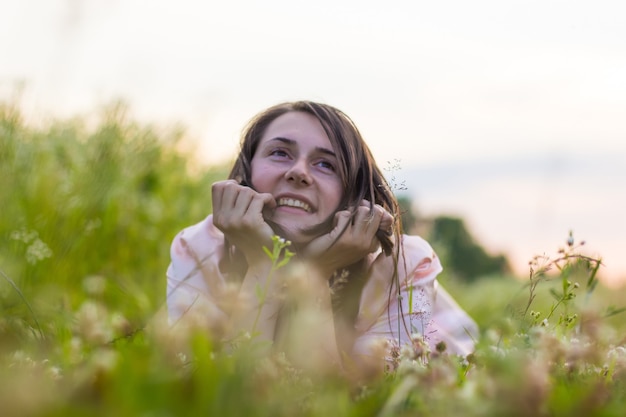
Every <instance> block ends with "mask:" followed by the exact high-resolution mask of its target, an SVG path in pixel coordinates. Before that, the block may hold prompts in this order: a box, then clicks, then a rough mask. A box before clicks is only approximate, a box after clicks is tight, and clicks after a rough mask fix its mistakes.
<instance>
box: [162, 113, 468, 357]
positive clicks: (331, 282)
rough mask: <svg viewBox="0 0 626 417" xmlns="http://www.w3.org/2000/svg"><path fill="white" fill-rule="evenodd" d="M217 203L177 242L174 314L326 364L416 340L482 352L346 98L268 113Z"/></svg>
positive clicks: (255, 123) (219, 187) (216, 192)
mask: <svg viewBox="0 0 626 417" xmlns="http://www.w3.org/2000/svg"><path fill="white" fill-rule="evenodd" d="M212 203H213V214H212V215H209V216H208V217H207V218H206V219H204V220H203V221H202V222H200V223H198V224H196V225H194V226H191V227H188V228H186V229H185V230H183V231H182V232H180V233H179V234H178V235H177V236H176V238H175V239H174V242H173V244H172V248H171V257H172V260H171V264H170V266H169V268H168V271H167V277H168V286H167V297H168V298H167V300H168V310H169V315H170V320H171V321H173V322H175V321H178V320H180V319H185V318H188V317H195V318H198V317H200V318H201V319H202V320H203V321H204V322H206V323H207V324H208V325H209V327H210V330H211V331H212V332H213V333H214V334H215V335H216V337H221V338H223V337H227V336H228V335H229V334H230V335H231V336H232V335H234V334H236V333H237V332H242V331H243V332H251V333H253V336H254V337H258V338H259V339H260V340H267V341H270V342H271V344H273V345H274V346H275V347H276V348H277V349H280V350H288V351H290V353H291V357H292V358H295V360H296V361H299V362H303V363H309V364H313V365H312V366H315V367H317V366H319V364H320V363H327V364H333V366H335V364H339V365H341V366H343V367H345V366H346V364H347V363H348V362H350V363H351V364H356V366H357V367H358V366H361V365H362V364H364V363H366V362H367V361H368V359H372V358H373V360H374V362H377V361H378V362H380V363H382V360H381V358H380V354H381V352H383V351H386V352H387V355H388V354H389V349H382V350H381V347H383V348H384V347H394V346H395V347H396V348H397V347H400V346H402V345H404V344H407V343H408V344H412V345H415V341H416V338H419V340H420V342H422V343H423V344H424V345H427V346H429V347H430V348H431V349H435V348H437V349H438V350H439V351H441V350H442V349H443V348H444V346H445V351H446V352H450V353H454V354H460V355H467V354H468V353H470V352H471V351H472V349H473V337H474V336H475V335H476V333H477V330H476V325H475V323H474V322H473V321H472V320H471V318H469V316H468V315H467V314H466V313H465V312H464V311H463V310H462V309H461V308H460V307H459V306H458V305H457V304H456V303H455V302H454V301H453V300H452V299H451V297H450V296H449V295H448V294H447V293H446V292H445V291H444V290H443V289H442V288H441V287H438V286H437V282H436V276H437V275H438V274H439V273H440V272H441V270H442V267H441V264H440V262H439V259H438V258H437V256H436V255H435V253H434V252H433V250H432V248H431V247H430V245H429V244H428V243H427V242H426V241H424V240H423V239H422V238H420V237H418V236H409V235H405V234H403V232H402V228H401V224H400V212H399V207H398V203H397V201H396V198H395V197H394V195H393V193H392V190H390V188H389V186H388V184H387V182H386V180H385V178H384V177H383V174H382V173H381V170H380V169H379V168H378V166H377V165H376V163H375V161H374V159H373V157H372V155H371V153H370V151H369V149H368V147H367V145H366V144H365V142H364V140H363V138H362V137H361V135H360V133H359V131H358V129H357V128H356V126H355V125H354V123H353V122H352V121H351V119H350V118H349V117H348V116H346V115H345V114H344V113H343V112H341V111H340V110H338V109H336V108H334V107H332V106H329V105H325V104H320V103H315V102H309V101H299V102H292V103H283V104H279V105H276V106H273V107H271V108H269V109H267V110H265V111H263V112H261V113H260V114H259V115H257V116H256V117H255V118H253V119H252V120H251V121H250V123H249V124H248V126H247V127H246V129H245V130H244V134H243V137H242V143H241V151H240V153H239V156H238V158H237V160H236V162H235V164H234V166H233V168H232V171H231V172H230V175H229V179H228V180H225V181H220V182H217V183H215V184H213V187H212ZM274 235H278V236H280V237H281V238H282V239H284V240H286V241H288V242H289V246H288V248H287V249H288V250H290V251H292V252H293V253H295V256H294V258H293V259H290V260H289V262H288V263H287V267H285V268H279V269H276V268H275V267H276V261H277V259H272V258H271V257H270V256H268V254H267V253H266V252H265V250H264V249H263V247H266V248H269V249H270V250H271V249H272V247H273V246H274V245H275V244H276V241H273V240H272V237H273V236H274ZM283 253H284V252H283ZM283 256H284V255H283ZM294 294H297V295H298V296H297V297H296V296H294ZM233 295H234V296H233ZM298 330H300V331H298ZM229 332H230V333H229ZM294 334H298V337H297V338H296V337H294V336H293V335H294ZM286 341H287V342H286ZM441 342H443V343H441ZM370 363H371V361H370Z"/></svg>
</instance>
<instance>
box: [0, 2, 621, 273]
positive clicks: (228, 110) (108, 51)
mask: <svg viewBox="0 0 626 417" xmlns="http://www.w3.org/2000/svg"><path fill="white" fill-rule="evenodd" d="M624 74H626V2H623V1H620V0H611V1H609V0H594V1H582V0H579V1H576V0H569V1H565V0H564V1H556V0H540V1H532V0H527V1H510V0H476V1H472V2H469V1H466V0H441V1H429V2H426V1H417V0H406V1H405V0H403V1H399V0H390V1H387V2H384V3H383V2H380V1H376V2H374V1H370V0H345V1H338V0H317V1H315V2H311V1H307V2H299V1H294V0H291V1H286V0H284V1H283V0H264V1H252V0H248V1H226V0H224V1H219V2H218V1H211V0H202V1H200V0H198V1H192V0H177V1H171V0H82V1H81V0H20V1H19V2H17V1H10V0H0V98H4V97H8V96H10V95H11V94H12V93H13V92H14V91H15V85H16V83H18V82H23V83H24V85H25V87H24V90H23V93H22V103H23V105H24V107H25V110H26V111H27V113H28V114H30V115H31V116H32V117H35V118H37V117H43V116H44V115H60V116H69V115H76V114H85V113H93V112H94V111H95V110H96V109H97V108H98V107H99V106H101V105H103V104H106V103H109V102H111V100H114V99H124V100H126V101H127V102H128V103H129V104H130V106H131V112H132V113H133V114H134V115H135V116H136V117H138V118H140V119H141V120H146V121H157V122H159V123H163V124H168V123H175V122H176V123H178V122H180V123H183V124H184V125H186V126H187V127H188V130H189V133H190V135H191V136H192V137H195V138H197V140H198V141H201V144H202V155H203V158H204V159H205V160H206V161H208V162H211V163H214V162H219V161H229V160H231V159H232V157H233V155H234V153H235V151H236V149H237V142H238V135H239V132H240V130H241V128H242V127H243V125H244V124H245V122H246V121H247V120H248V119H249V118H250V117H251V116H252V115H254V114H255V113H256V112H257V111H259V110H261V109H263V108H264V107H266V106H269V105H272V104H275V103H277V102H280V101H284V100H293V99H302V98H306V99H314V100H319V101H324V102H327V103H330V104H333V105H335V106H337V107H339V108H341V109H343V110H344V111H345V112H346V113H348V114H349V115H350V116H351V117H352V118H353V119H354V120H355V122H356V123H357V125H358V126H359V128H360V129H361V131H362V132H363V134H364V136H365V137H366V139H367V140H368V143H369V144H370V146H371V148H372V150H373V152H374V154H375V156H376V157H377V159H378V161H379V163H380V164H381V165H386V164H388V163H389V162H393V163H395V162H394V161H396V160H399V163H398V165H399V166H400V171H399V172H400V175H402V173H405V175H408V173H410V172H414V171H412V170H414V169H419V170H421V171H419V174H420V175H421V177H420V179H419V181H418V180H417V179H415V178H410V179H409V180H410V181H408V183H411V184H415V185H414V187H416V189H414V190H409V191H410V192H412V194H413V195H415V196H418V197H419V200H418V204H419V205H420V208H421V209H422V210H423V211H426V212H428V211H435V210H443V209H445V210H447V211H449V212H457V213H461V214H463V215H465V216H467V218H468V222H469V223H470V224H471V225H472V226H473V227H475V228H476V232H477V233H478V234H479V235H480V237H481V238H482V239H484V240H485V241H486V242H487V243H488V244H489V245H491V246H492V247H494V248H500V247H503V248H505V249H506V250H507V251H509V252H510V253H512V254H514V256H516V257H517V258H516V259H518V262H519V259H521V258H523V257H525V256H526V254H528V253H529V251H531V250H532V249H531V248H535V249H534V250H536V251H542V250H546V251H550V250H551V249H552V248H553V247H554V246H556V245H558V244H559V243H560V242H555V243H551V242H553V240H554V237H553V235H552V234H548V230H552V229H553V228H554V227H555V226H559V228H560V227H562V228H564V229H568V228H574V229H580V228H582V229H585V230H586V231H587V232H588V234H590V235H591V236H581V238H583V237H584V238H586V239H587V240H588V241H590V242H593V241H594V240H595V241H596V242H598V244H597V247H598V250H599V251H601V252H602V253H603V254H605V257H606V258H607V264H610V265H611V270H610V271H609V273H610V274H612V275H626V260H625V259H626V257H624V256H623V255H621V253H622V248H623V247H624V245H623V244H622V243H621V242H622V240H623V236H624V235H626V223H625V221H624V219H623V216H622V213H624V212H626V202H625V199H626V189H625V188H626V185H625V184H624V180H625V178H626V175H624V168H623V165H626V164H623V163H620V160H621V161H626V140H625V139H626V123H625V121H624V120H625V115H626V76H625V75H624ZM608 157H610V158H609V159H610V160H611V161H612V162H611V163H612V164H613V165H614V166H613V168H611V167H606V166H604V169H603V170H600V171H601V172H598V170H597V169H591V168H590V167H591V166H592V165H593V166H596V167H598V166H600V167H603V164H602V162H601V161H603V160H608V159H607V158H608ZM498 161H499V162H498ZM503 161H504V162H503ZM507 161H508V162H507ZM520 161H522V163H521V165H520ZM555 161H556V162H555ZM559 161H560V162H559ZM581 161H582V162H581ZM598 161H600V162H598ZM509 162H510V163H509ZM587 162H589V163H587ZM592 162H593V163H592ZM559 163H560V165H559ZM581 163H582V167H581V169H569V168H568V169H564V168H563V166H566V167H570V168H571V167H572V166H574V167H575V164H581ZM516 164H517V165H516ZM518 165H519V166H521V167H522V168H523V169H521V170H516V171H515V173H514V174H513V173H512V171H511V170H510V168H511V166H518ZM442 167H445V169H443V168H442ZM481 167H482V168H483V169H482V171H481ZM485 167H492V168H491V169H487V172H488V175H484V174H481V172H484V171H485ZM559 167H560V168H559ZM524 169H525V170H524ZM612 169H613V170H612ZM537 170H539V172H541V173H542V174H541V175H539V176H537V175H534V174H533V172H534V173H535V174H536V173H537ZM446 173H447V174H448V175H447V176H446ZM424 176H425V177H426V178H425V179H424V178H423V177H424ZM429 176H436V177H430V178H429ZM460 178H465V180H466V181H465V182H464V181H459V179H460ZM472 178H474V180H472ZM590 182H591V183H590ZM461 183H462V184H465V186H464V188H463V189H460V188H459V184H461ZM434 184H436V186H434ZM599 184H600V185H599ZM585 187H590V188H585ZM487 190H489V191H488V192H487ZM503 190H506V193H504V194H503ZM502 195H506V196H509V197H507V198H509V199H510V204H509V205H508V206H506V207H507V209H506V213H504V211H505V210H498V208H501V207H503V205H502V203H501V202H499V197H501V196H502ZM585 196H593V198H589V197H585ZM529 199H530V200H531V201H528V200H529ZM478 200H480V201H478ZM573 200H575V201H577V204H579V205H582V206H585V207H587V208H589V207H592V208H589V209H588V210H587V209H585V210H584V211H582V212H581V210H573V209H571V206H572V205H571V204H568V203H567V201H573ZM509 206H510V207H509ZM498 212H501V214H502V215H501V216H500V218H498V217H497V216H498ZM546 213H548V215H547V216H544V214H546ZM505 214H506V215H505ZM529 219H532V220H529ZM550 219H552V220H553V221H551V220H550ZM563 219H567V222H566V223H567V225H565V224H564V225H561V224H560V223H559V221H563ZM593 219H595V220H593ZM511 223H513V224H511ZM583 224H584V225H585V226H582V225H583ZM552 233H558V232H552ZM566 234H567V230H563V231H562V235H566ZM522 236H524V237H523V239H522V238H521V237H522ZM548 244H549V246H548V247H546V245H548ZM609 260H611V261H612V262H609Z"/></svg>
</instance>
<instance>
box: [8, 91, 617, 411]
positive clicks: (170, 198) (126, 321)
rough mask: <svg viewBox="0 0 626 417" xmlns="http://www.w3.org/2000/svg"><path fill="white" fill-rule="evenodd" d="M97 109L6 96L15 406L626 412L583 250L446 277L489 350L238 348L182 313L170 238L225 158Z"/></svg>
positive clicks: (608, 294) (204, 195)
mask: <svg viewBox="0 0 626 417" xmlns="http://www.w3.org/2000/svg"><path fill="white" fill-rule="evenodd" d="M85 120H87V118H86V117H85V118H76V119H73V120H62V121H52V122H50V123H48V124H47V125H45V126H44V127H37V126H35V125H34V124H32V123H27V122H25V121H24V120H23V117H22V114H21V112H20V111H19V108H18V106H17V105H15V104H12V103H3V104H0V210H1V213H2V216H0V242H1V244H0V311H1V314H0V404H1V410H2V411H1V414H2V415H3V416H73V415H76V416H79V415H80V416H84V415H93V416H109V415H115V416H138V415H141V416H170V415H171V416H185V415H190V416H194V415H220V416H229V415H233V416H241V415H247V416H292V415H302V416H327V415H334V416H404V415H407V416H408V415H428V416H451V415H464V416H501V415H513V416H515V415H519V416H522V415H535V416H542V415H546V416H566V415H572V416H573V415H596V416H621V415H622V414H623V407H624V406H626V348H625V344H626V340H625V339H624V336H623V335H624V331H625V330H626V325H624V323H623V315H620V314H614V315H610V313H612V312H613V313H614V312H616V311H619V308H620V307H622V306H623V302H622V301H621V297H622V294H620V292H619V291H615V290H609V289H607V288H605V287H603V286H602V285H597V286H595V284H593V285H594V288H592V291H591V292H590V294H591V295H590V296H589V297H587V296H586V295H585V291H587V289H589V277H590V276H591V274H592V271H593V264H592V265H586V264H581V263H580V262H579V260H580V258H578V257H576V256H573V257H572V258H571V259H569V260H568V262H567V263H566V264H567V265H569V266H567V267H565V266H563V265H560V269H559V268H553V271H552V272H551V273H550V272H549V271H548V272H546V273H545V274H544V273H543V272H541V267H540V266H536V269H537V271H535V275H534V279H535V280H536V281H535V283H536V286H535V287H534V288H533V289H532V291H531V285H530V284H531V282H530V280H529V279H528V277H526V278H524V279H521V280H520V279H514V278H512V277H489V278H484V279H482V280H479V281H478V282H475V283H472V284H471V285H467V284H464V283H461V282H457V281H454V279H453V278H452V277H447V276H445V275H444V276H442V282H443V284H444V285H445V286H446V288H448V290H449V291H450V292H451V293H452V294H453V296H454V297H455V298H456V299H457V300H458V301H459V303H460V304H461V305H462V306H463V307H464V308H466V310H467V311H468V312H469V313H470V314H471V315H472V316H473V317H474V318H475V319H476V320H477V322H478V323H479V325H480V327H481V337H480V340H478V347H477V350H476V352H475V353H474V354H473V355H471V356H470V357H468V358H456V357H452V356H447V355H439V354H437V353H436V352H431V353H428V352H416V351H410V350H409V351H403V352H402V353H401V356H400V357H399V358H398V361H397V363H396V366H397V368H396V370H395V371H392V372H388V373H387V374H386V375H384V377H383V378H381V379H379V380H373V381H352V380H346V379H344V378H341V377H339V376H320V375H312V374H309V373H307V372H304V371H303V370H301V369H297V368H295V367H294V366H292V365H291V364H290V363H289V361H288V360H287V359H286V358H285V357H284V356H282V355H280V354H276V355H275V356H272V357H267V358H264V359H259V358H258V357H257V356H256V355H255V354H254V350H255V349H256V348H257V346H255V343H254V340H243V341H242V342H241V344H240V345H239V347H238V348H237V349H224V348H223V347H222V346H220V345H219V344H218V343H216V341H213V340H211V338H210V337H209V336H208V334H207V332H206V331H204V329H203V328H201V327H193V326H191V327H185V326H183V325H180V326H175V327H173V328H171V327H169V326H168V325H167V320H166V318H165V317H164V311H163V305H164V300H165V275H164V274H165V270H166V268H167V265H168V263H169V244H170V242H171V240H172V238H173V237H174V235H175V234H176V233H177V232H178V231H179V230H180V229H181V228H183V227H185V226H187V225H190V224H192V223H195V222H197V221H198V220H200V219H201V218H203V217H204V216H206V214H207V213H209V212H210V209H211V204H210V192H209V190H210V185H211V183H212V182H213V181H215V180H216V179H221V178H224V176H225V175H226V168H225V167H210V168H198V167H197V166H196V165H194V157H193V149H191V150H188V151H183V150H182V149H189V147H188V146H182V145H186V143H187V142H186V141H187V139H186V138H185V135H184V132H183V131H181V130H180V129H176V128H159V127H156V126H141V125H138V124H137V123H135V122H133V121H132V120H131V119H130V117H129V116H128V111H127V110H126V109H125V108H124V107H123V106H121V105H113V106H110V107H109V108H108V109H106V110H105V111H103V112H102V113H101V114H99V115H98V116H97V120H98V122H97V123H95V124H94V125H93V126H89V125H88V124H87V122H86V121H85ZM546 249H549V248H538V251H544V250H546ZM577 249H578V248H576V246H575V245H574V246H566V249H565V250H566V251H568V252H567V253H571V254H573V255H576V253H578V252H577ZM561 255H562V253H559V252H558V251H557V252H556V255H555V259H557V258H558V257H559V256H561ZM564 265H565V264H564ZM539 272H540V273H539ZM601 273H602V270H601V269H600V272H599V274H601ZM592 281H593V282H596V280H595V277H594V279H593V280H592ZM568 282H570V283H571V284H568ZM575 283H578V287H577V288H575V285H574V284H575ZM569 294H573V295H572V296H570V295H569ZM529 300H530V301H532V302H531V305H530V307H529V308H528V312H527V313H526V314H524V311H525V309H526V307H527V305H528V302H529ZM555 305H556V307H555ZM611 308H613V310H611ZM551 310H554V311H553V313H552V315H551V316H550V318H549V319H548V322H547V323H545V322H544V319H545V318H547V317H548V316H549V315H550V311H551ZM574 316H575V318H572V317H574ZM420 355H421V356H420ZM424 356H427V357H428V359H429V360H428V361H423V360H421V359H424Z"/></svg>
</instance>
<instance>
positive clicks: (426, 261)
mask: <svg viewBox="0 0 626 417" xmlns="http://www.w3.org/2000/svg"><path fill="white" fill-rule="evenodd" d="M400 246H401V248H400V256H399V259H398V263H399V265H398V270H399V271H401V275H405V276H406V277H407V279H408V280H410V281H411V282H413V283H415V282H416V281H431V280H434V278H435V277H436V276H437V275H438V274H439V273H440V272H441V271H442V270H443V268H442V266H441V262H440V260H439V257H438V256H437V254H436V253H435V251H434V249H433V248H432V246H431V245H430V243H428V242H427V241H426V240H425V239H423V238H422V237H420V236H417V235H402V239H401V244H400Z"/></svg>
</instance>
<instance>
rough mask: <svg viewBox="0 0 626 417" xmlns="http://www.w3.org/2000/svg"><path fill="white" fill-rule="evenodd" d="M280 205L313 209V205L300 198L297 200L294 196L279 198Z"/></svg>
mask: <svg viewBox="0 0 626 417" xmlns="http://www.w3.org/2000/svg"><path fill="white" fill-rule="evenodd" d="M278 205H279V206H289V207H297V208H300V209H302V210H305V211H307V212H310V211H311V207H310V206H309V205H308V204H307V203H305V202H303V201H300V200H295V199H293V198H281V199H279V200H278Z"/></svg>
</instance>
